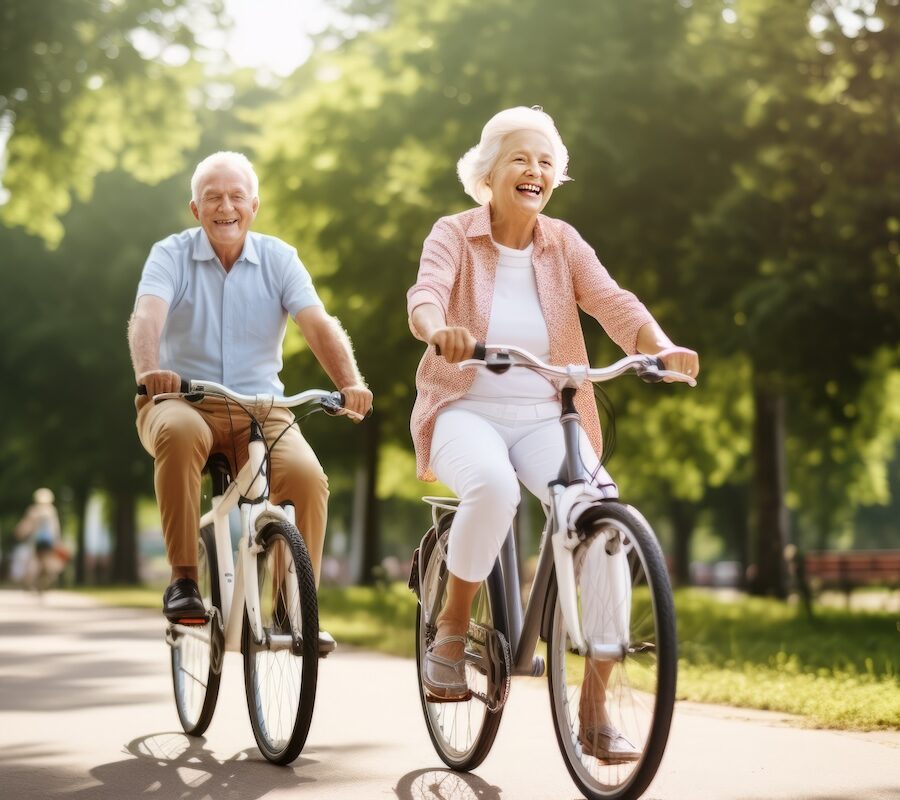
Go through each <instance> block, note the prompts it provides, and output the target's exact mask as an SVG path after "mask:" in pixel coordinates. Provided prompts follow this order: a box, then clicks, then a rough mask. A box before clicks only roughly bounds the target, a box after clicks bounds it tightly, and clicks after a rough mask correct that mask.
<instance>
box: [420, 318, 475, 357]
mask: <svg viewBox="0 0 900 800" xmlns="http://www.w3.org/2000/svg"><path fill="white" fill-rule="evenodd" d="M428 344H433V345H434V347H435V350H436V351H437V353H438V355H441V356H443V357H444V358H445V359H447V361H449V362H450V363H451V364H456V363H458V362H460V361H463V360H465V359H467V358H472V353H473V352H474V351H475V337H474V336H472V334H471V333H469V330H468V328H463V327H445V328H438V329H437V330H436V331H434V333H432V334H431V338H430V339H429V340H428Z"/></svg>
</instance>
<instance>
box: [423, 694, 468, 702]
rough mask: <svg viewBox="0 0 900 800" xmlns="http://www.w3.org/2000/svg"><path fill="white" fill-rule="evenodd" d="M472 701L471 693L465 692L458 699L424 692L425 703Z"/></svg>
mask: <svg viewBox="0 0 900 800" xmlns="http://www.w3.org/2000/svg"><path fill="white" fill-rule="evenodd" d="M471 699H472V692H471V691H469V692H466V693H465V694H463V695H460V696H459V697H440V696H439V695H436V694H431V693H430V692H425V702H426V703H465V702H467V701H468V700H471Z"/></svg>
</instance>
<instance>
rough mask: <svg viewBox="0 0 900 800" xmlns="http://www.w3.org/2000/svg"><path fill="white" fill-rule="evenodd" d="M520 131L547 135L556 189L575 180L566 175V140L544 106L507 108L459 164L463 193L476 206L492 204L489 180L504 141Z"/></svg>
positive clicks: (489, 123)
mask: <svg viewBox="0 0 900 800" xmlns="http://www.w3.org/2000/svg"><path fill="white" fill-rule="evenodd" d="M518 131H535V132H537V133H540V134H543V135H544V136H545V137H546V138H547V141H548V142H550V146H551V147H552V148H553V166H554V168H555V169H556V179H555V182H554V184H553V187H554V188H556V187H557V186H559V185H560V184H561V183H562V182H563V181H568V180H571V178H570V177H569V176H568V175H567V174H566V169H567V168H568V166H569V151H568V150H566V146H565V145H564V144H563V140H562V137H561V136H560V135H559V131H557V130H556V125H555V124H554V123H553V118H552V117H551V116H550V115H549V114H546V113H544V111H543V110H542V109H541V108H540V106H535V107H533V108H527V107H526V106H516V107H515V108H507V109H504V110H503V111H500V112H499V113H497V114H494V116H493V117H491V118H490V119H489V120H488V122H487V125H485V126H484V128H483V129H482V131H481V140H480V141H479V142H478V144H476V145H475V147H473V148H472V149H471V150H469V152H467V153H466V154H465V155H464V156H463V157H462V158H461V159H460V160H459V161H458V162H457V164H456V172H457V174H458V175H459V179H460V181H462V185H463V189H465V190H466V194H467V195H469V197H471V198H473V199H474V200H475V202H476V203H479V204H480V205H484V204H485V203H489V202H490V200H491V196H492V193H491V187H490V186H489V185H488V180H489V179H490V176H491V173H492V172H493V171H494V167H495V166H496V163H497V158H498V157H499V155H500V151H501V150H502V149H503V140H504V139H505V138H506V137H507V136H509V135H510V134H511V133H517V132H518Z"/></svg>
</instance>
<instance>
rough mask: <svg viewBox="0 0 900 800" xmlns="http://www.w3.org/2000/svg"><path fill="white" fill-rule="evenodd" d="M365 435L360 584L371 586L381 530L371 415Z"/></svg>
mask: <svg viewBox="0 0 900 800" xmlns="http://www.w3.org/2000/svg"><path fill="white" fill-rule="evenodd" d="M363 427H364V429H365V432H366V435H365V448H366V449H365V471H366V495H365V496H366V501H365V512H364V513H365V516H364V529H363V550H362V570H361V574H360V579H361V582H362V583H364V584H371V583H373V582H374V580H375V577H376V574H377V568H378V567H379V565H380V564H381V528H380V519H379V517H380V514H379V508H378V496H377V493H376V489H377V488H378V449H379V443H380V438H381V437H380V430H379V427H380V425H379V419H378V416H377V415H373V416H372V417H370V418H369V419H368V420H366V422H365V425H364V426H363Z"/></svg>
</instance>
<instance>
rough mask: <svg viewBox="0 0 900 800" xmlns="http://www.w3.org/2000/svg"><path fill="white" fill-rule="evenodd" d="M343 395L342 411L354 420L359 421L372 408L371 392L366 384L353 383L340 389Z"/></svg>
mask: <svg viewBox="0 0 900 800" xmlns="http://www.w3.org/2000/svg"><path fill="white" fill-rule="evenodd" d="M341 394H342V395H343V396H344V411H345V412H349V413H347V416H348V417H350V419H352V420H353V421H354V422H359V421H360V420H362V419H364V418H365V416H366V415H367V414H368V413H369V412H370V411H371V410H372V392H371V391H370V390H369V387H368V386H365V385H364V384H361V383H354V384H353V385H352V386H345V387H343V388H342V389H341Z"/></svg>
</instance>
